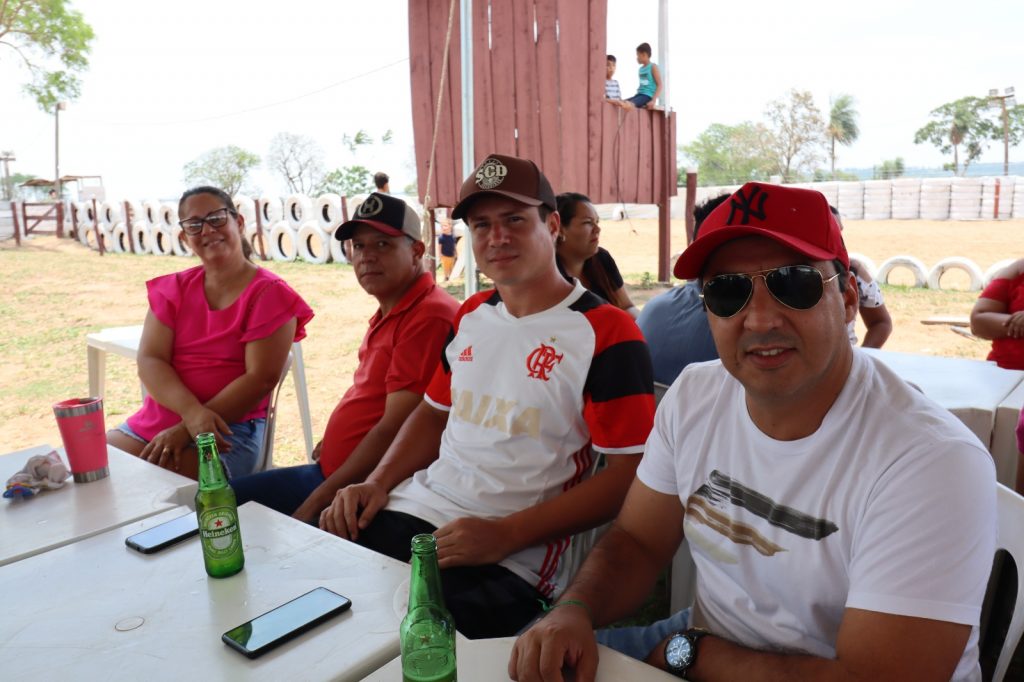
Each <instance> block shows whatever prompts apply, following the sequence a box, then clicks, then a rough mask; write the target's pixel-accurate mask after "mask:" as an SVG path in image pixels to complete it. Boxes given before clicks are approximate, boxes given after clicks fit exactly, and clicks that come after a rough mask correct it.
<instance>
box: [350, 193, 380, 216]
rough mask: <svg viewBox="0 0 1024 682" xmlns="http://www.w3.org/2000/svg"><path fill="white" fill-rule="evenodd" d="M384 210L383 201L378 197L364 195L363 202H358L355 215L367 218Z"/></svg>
mask: <svg viewBox="0 0 1024 682" xmlns="http://www.w3.org/2000/svg"><path fill="white" fill-rule="evenodd" d="M383 210H384V202H383V201H381V200H380V197H376V196H374V195H372V194H371V195H370V196H368V197H366V199H365V200H364V201H363V203H361V204H359V210H358V211H356V215H357V216H359V217H360V218H369V217H370V216H375V215H377V214H378V213H380V212H381V211H383Z"/></svg>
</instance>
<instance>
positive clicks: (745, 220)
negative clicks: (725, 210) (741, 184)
mask: <svg viewBox="0 0 1024 682" xmlns="http://www.w3.org/2000/svg"><path fill="white" fill-rule="evenodd" d="M759 193H760V195H761V196H758V194H759ZM767 198H768V193H767V192H762V191H761V188H760V187H758V186H757V185H754V186H753V187H751V188H750V195H749V196H748V195H746V194H744V193H743V190H742V189H740V190H739V191H737V192H736V194H733V195H732V198H730V199H729V218H728V220H726V221H725V224H726V225H732V221H733V218H735V217H736V211H743V216H742V217H741V218H740V221H739V224H740V225H747V224H749V223H750V217H751V216H753V217H755V218H757V219H758V220H767V219H768V216H767V215H766V214H765V212H764V201H765V199H767ZM755 201H756V203H757V207H756V208H755V207H754V203H755Z"/></svg>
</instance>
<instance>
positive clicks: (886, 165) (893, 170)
mask: <svg viewBox="0 0 1024 682" xmlns="http://www.w3.org/2000/svg"><path fill="white" fill-rule="evenodd" d="M906 170H907V169H906V166H905V165H904V164H903V157H902V156H897V157H896V158H895V159H889V160H885V161H883V162H882V165H881V166H875V167H874V168H872V176H873V177H874V179H875V180H891V179H892V178H901V177H903V174H904V173H905V172H906Z"/></svg>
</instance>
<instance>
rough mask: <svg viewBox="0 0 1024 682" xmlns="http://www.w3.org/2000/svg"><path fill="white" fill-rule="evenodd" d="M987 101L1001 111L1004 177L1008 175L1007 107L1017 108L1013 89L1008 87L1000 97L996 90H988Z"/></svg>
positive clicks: (1008, 130)
mask: <svg viewBox="0 0 1024 682" xmlns="http://www.w3.org/2000/svg"><path fill="white" fill-rule="evenodd" d="M988 99H989V103H990V104H991V105H992V106H1000V107H1002V110H1003V175H1004V176H1006V175H1009V174H1010V114H1009V112H1008V111H1007V107H1014V106H1017V98H1016V97H1015V96H1014V94H1013V88H1012V87H1009V88H1005V89H1004V90H1003V94H1001V95H1000V94H999V89H998V88H993V89H991V90H989V91H988ZM997 101H998V104H996V102H997Z"/></svg>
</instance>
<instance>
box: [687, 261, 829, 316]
mask: <svg viewBox="0 0 1024 682" xmlns="http://www.w3.org/2000/svg"><path fill="white" fill-rule="evenodd" d="M755 277H761V278H762V279H764V284H765V286H766V287H768V292H769V293H770V294H771V295H772V298H774V299H775V300H776V301H778V302H779V303H781V304H782V305H784V306H786V307H787V308H792V309H793V310H809V309H810V308H813V307H814V306H816V305H818V301H820V300H821V297H822V295H823V294H824V293H825V285H826V284H828V283H829V282H831V281H832V280H834V279H835V278H837V277H839V273H838V272H837V273H836V274H834V275H832V276H831V277H829V278H828V279H825V277H824V275H822V274H821V273H820V272H819V271H818V270H817V269H816V268H812V267H811V266H810V265H784V266H783V267H781V268H773V269H771V270H761V271H759V272H752V273H749V274H747V273H736V274H728V275H715V276H714V277H712V278H711V279H709V280H708V281H707V282H705V283H704V287H703V288H702V289H701V294H700V297H701V300H702V301H704V306H705V307H706V308H707V309H708V310H710V311H711V313H712V314H713V315H715V316H716V317H732V316H733V315H735V314H736V313H738V312H739V311H741V310H743V308H744V307H745V306H746V305H747V303H748V302H749V301H750V297H751V296H752V295H753V293H754V278H755Z"/></svg>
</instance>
